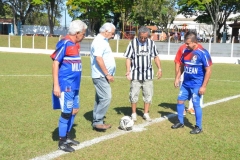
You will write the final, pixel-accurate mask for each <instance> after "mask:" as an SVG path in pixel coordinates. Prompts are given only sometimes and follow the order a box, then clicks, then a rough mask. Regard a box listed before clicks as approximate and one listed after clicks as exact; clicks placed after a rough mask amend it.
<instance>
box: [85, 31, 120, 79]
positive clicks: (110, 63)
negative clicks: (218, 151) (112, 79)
mask: <svg viewBox="0 0 240 160" xmlns="http://www.w3.org/2000/svg"><path fill="white" fill-rule="evenodd" d="M97 56H99V57H102V58H103V62H104V64H105V66H106V68H107V70H108V73H109V74H110V75H112V76H113V75H114V74H115V72H116V63H115V59H114V57H113V53H112V49H111V47H110V45H109V42H108V39H107V38H105V37H103V36H102V35H101V34H98V35H97V36H96V37H95V39H94V40H93V42H92V45H91V51H90V58H91V69H92V73H91V76H92V78H100V77H105V74H104V73H103V72H102V70H101V68H100V67H99V65H98V64H97V61H96V57H97Z"/></svg>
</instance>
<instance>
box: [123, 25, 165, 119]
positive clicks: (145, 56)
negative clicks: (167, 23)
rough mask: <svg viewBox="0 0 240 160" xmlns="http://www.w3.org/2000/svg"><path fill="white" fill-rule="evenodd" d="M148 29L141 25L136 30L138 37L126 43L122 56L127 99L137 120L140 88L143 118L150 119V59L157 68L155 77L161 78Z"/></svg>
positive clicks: (154, 46)
mask: <svg viewBox="0 0 240 160" xmlns="http://www.w3.org/2000/svg"><path fill="white" fill-rule="evenodd" d="M149 37H150V30H149V29H148V28H147V27H145V26H142V27H140V28H139V30H138V37H137V38H134V39H133V40H132V41H131V42H130V43H129V45H128V47H127V50H126V52H125V53H124V55H123V56H124V57H126V70H127V72H126V77H127V79H128V80H129V81H130V82H131V83H130V93H129V100H130V102H131V107H132V115H131V117H132V119H133V120H134V121H137V113H136V109H137V102H138V96H139V93H140V90H141V89H142V93H143V101H144V114H143V119H145V120H146V121H149V122H150V121H152V119H151V118H150V116H149V113H148V112H149V107H150V104H151V103H152V96H153V76H154V71H153V67H152V59H154V62H155V64H156V66H157V68H158V70H157V78H158V79H159V78H161V76H162V69H161V63H160V59H159V56H158V55H159V53H158V51H157V48H156V45H155V43H154V41H152V40H151V39H150V38H149Z"/></svg>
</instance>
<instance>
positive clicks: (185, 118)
mask: <svg viewBox="0 0 240 160" xmlns="http://www.w3.org/2000/svg"><path fill="white" fill-rule="evenodd" d="M158 113H159V114H160V115H161V117H164V116H167V115H169V114H174V113H171V112H163V111H159V112H158ZM168 120H169V122H171V123H172V124H175V123H177V122H178V118H177V114H176V116H174V117H172V118H169V119H168ZM184 126H185V127H188V128H191V129H193V128H194V125H193V124H192V123H191V122H189V120H188V118H187V117H186V116H184ZM170 127H171V126H170Z"/></svg>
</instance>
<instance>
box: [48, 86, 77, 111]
mask: <svg viewBox="0 0 240 160" xmlns="http://www.w3.org/2000/svg"><path fill="white" fill-rule="evenodd" d="M52 106H53V109H61V110H62V112H63V113H72V109H78V108H79V90H75V91H71V92H61V97H60V98H58V97H56V96H55V95H54V94H53V93H52Z"/></svg>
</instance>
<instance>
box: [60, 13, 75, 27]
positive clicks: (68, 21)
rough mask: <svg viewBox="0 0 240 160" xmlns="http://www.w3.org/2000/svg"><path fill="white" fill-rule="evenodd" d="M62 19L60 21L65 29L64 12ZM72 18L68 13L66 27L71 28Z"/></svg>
mask: <svg viewBox="0 0 240 160" xmlns="http://www.w3.org/2000/svg"><path fill="white" fill-rule="evenodd" d="M62 15H63V16H62V18H61V19H60V24H61V26H63V27H65V11H63V12H62ZM71 21H72V18H71V17H70V16H69V14H68V12H67V11H66V26H67V27H69V24H70V22H71Z"/></svg>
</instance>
